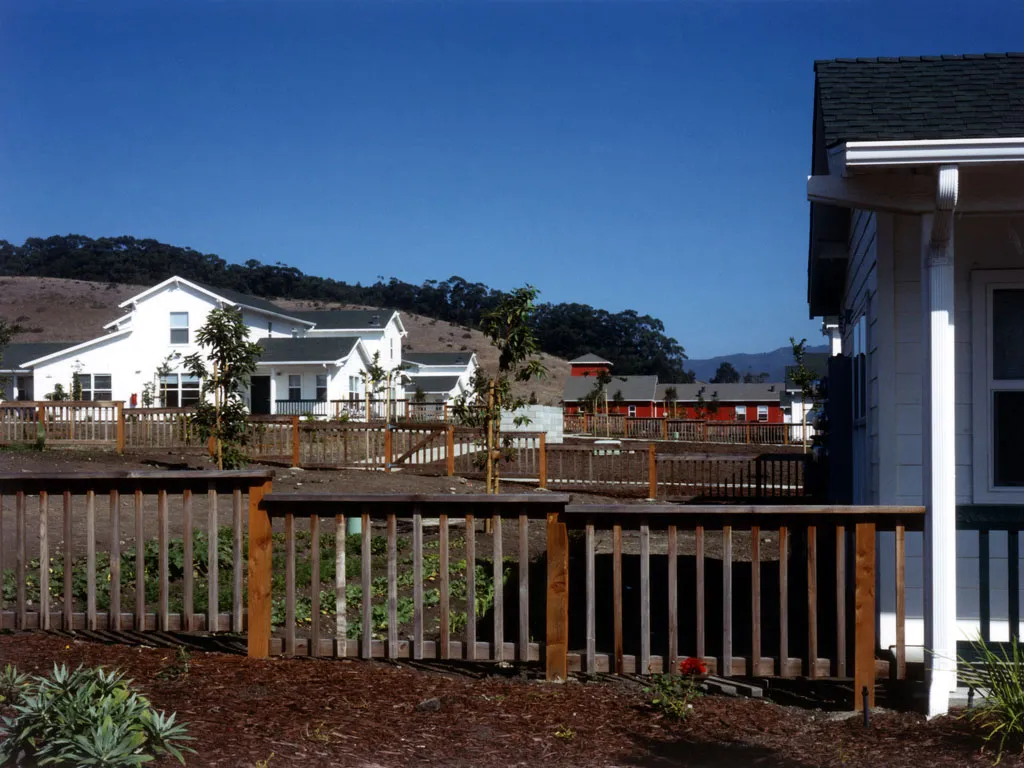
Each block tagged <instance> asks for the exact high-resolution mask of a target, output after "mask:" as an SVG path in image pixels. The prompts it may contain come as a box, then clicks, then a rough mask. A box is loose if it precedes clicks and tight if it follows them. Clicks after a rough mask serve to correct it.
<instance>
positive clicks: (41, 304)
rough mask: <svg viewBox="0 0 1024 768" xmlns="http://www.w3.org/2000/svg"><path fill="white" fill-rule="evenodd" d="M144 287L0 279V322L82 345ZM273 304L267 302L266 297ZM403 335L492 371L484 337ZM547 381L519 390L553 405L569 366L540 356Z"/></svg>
mask: <svg viewBox="0 0 1024 768" xmlns="http://www.w3.org/2000/svg"><path fill="white" fill-rule="evenodd" d="M144 288H145V286H138V285H125V284H121V283H109V284H108V283H92V282H87V281H84V280H62V279H57V278H48V277H5V278H0V318H3V319H4V320H7V321H9V322H14V323H17V324H18V325H19V326H21V328H22V331H21V332H20V333H19V334H18V335H17V336H16V337H15V339H14V340H15V341H84V340H86V339H91V338H95V337H96V336H98V335H100V334H101V333H103V325H104V324H105V323H108V322H110V321H111V320H113V319H114V318H116V317H118V315H119V314H120V312H121V310H119V309H118V308H117V305H118V304H120V303H121V302H122V301H124V300H125V299H127V298H129V297H131V296H134V295H135V294H137V293H139V292H140V291H142V290H144ZM267 298H270V299H272V300H273V297H267ZM277 303H278V304H280V305H281V306H282V307H287V308H291V309H350V308H356V307H355V305H346V304H333V303H324V302H310V301H293V300H289V299H281V300H279V301H277ZM402 322H403V323H405V327H406V330H407V331H408V332H409V336H408V338H407V339H406V343H405V345H404V349H406V350H409V351H416V352H453V351H454V352H458V351H463V350H471V351H473V352H476V353H477V358H478V359H479V361H480V365H481V366H483V367H484V368H485V369H488V370H493V369H494V367H495V366H496V365H497V362H498V356H497V353H496V352H495V351H494V349H493V348H492V347H491V346H490V344H489V343H488V341H487V339H485V338H484V335H483V334H482V333H480V332H479V331H477V330H473V329H470V328H465V327H461V326H457V325H453V324H452V323H446V322H444V321H443V320H433V319H431V318H429V317H423V316H422V315H416V314H412V313H409V312H403V313H402ZM543 360H544V364H545V365H546V366H547V368H548V372H549V373H548V377H547V379H545V380H543V381H538V382H532V383H531V384H529V385H528V386H527V387H525V388H524V389H523V394H524V396H526V395H529V393H530V392H531V391H532V392H536V393H537V399H538V400H539V401H540V402H542V403H549V404H552V405H554V404H558V403H559V402H560V398H561V394H562V385H563V383H564V382H565V377H566V376H568V375H569V365H568V363H567V362H566V361H565V360H562V359H561V358H557V357H553V356H551V355H543Z"/></svg>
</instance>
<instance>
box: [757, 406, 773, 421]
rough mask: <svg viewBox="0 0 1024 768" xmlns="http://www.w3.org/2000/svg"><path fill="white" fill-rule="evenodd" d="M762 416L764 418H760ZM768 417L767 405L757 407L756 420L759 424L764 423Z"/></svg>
mask: <svg viewBox="0 0 1024 768" xmlns="http://www.w3.org/2000/svg"><path fill="white" fill-rule="evenodd" d="M762 414H764V418H762ZM769 415H770V414H769V410H768V406H767V405H759V406H757V420H758V422H759V423H764V422H766V421H768V416H769Z"/></svg>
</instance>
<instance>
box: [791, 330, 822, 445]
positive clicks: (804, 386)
mask: <svg viewBox="0 0 1024 768" xmlns="http://www.w3.org/2000/svg"><path fill="white" fill-rule="evenodd" d="M789 343H790V346H792V348H793V362H794V363H795V365H794V366H793V367H792V368H790V371H789V377H790V378H791V379H793V383H794V384H796V386H797V387H798V388H799V389H800V433H801V436H802V438H803V444H804V453H807V411H808V408H807V401H808V400H810V402H811V406H812V407H813V406H814V404H815V402H816V400H817V398H818V374H816V373H815V372H814V371H812V370H811V369H810V368H808V367H807V364H806V362H805V360H806V354H807V353H806V347H807V339H800V341H797V340H796V339H794V338H793V337H792V336H790V337H789Z"/></svg>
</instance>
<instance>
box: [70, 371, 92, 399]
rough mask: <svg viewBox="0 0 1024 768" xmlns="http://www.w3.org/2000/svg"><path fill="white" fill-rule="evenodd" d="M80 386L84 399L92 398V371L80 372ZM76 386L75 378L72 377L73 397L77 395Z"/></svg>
mask: <svg viewBox="0 0 1024 768" xmlns="http://www.w3.org/2000/svg"><path fill="white" fill-rule="evenodd" d="M78 386H79V387H80V388H81V390H82V399H83V400H92V374H90V373H80V374H78ZM74 388H75V382H74V378H73V377H72V380H71V390H72V393H71V397H74V396H75V395H74Z"/></svg>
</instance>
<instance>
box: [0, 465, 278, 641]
mask: <svg viewBox="0 0 1024 768" xmlns="http://www.w3.org/2000/svg"><path fill="white" fill-rule="evenodd" d="M271 477H272V473H269V472H249V471H229V472H113V473H64V474H58V475H54V474H49V473H31V472H26V473H17V474H0V573H4V572H5V570H6V569H10V571H11V573H10V575H11V576H13V580H14V584H15V588H16V595H15V599H14V603H13V605H10V604H4V601H3V594H2V593H0V626H2V627H3V628H5V629H34V628H39V629H51V628H60V629H63V630H66V631H69V630H73V629H88V630H112V631H117V630H136V631H154V630H156V631H168V630H183V631H192V630H194V631H225V630H230V631H234V632H242V631H244V629H245V621H244V616H245V603H244V592H243V588H242V585H243V583H244V579H245V574H244V569H243V560H242V552H243V541H244V538H245V527H244V516H243V512H242V510H243V508H244V505H245V503H246V497H247V499H248V504H249V506H250V507H253V506H258V504H259V500H260V498H261V497H262V495H263V494H264V493H265V492H267V491H269V490H270V482H271ZM104 497H105V498H106V503H105V504H104V502H103V501H102V500H103V499H104ZM225 497H226V498H227V502H226V503H225V501H224V499H225ZM58 499H59V501H58ZM101 506H106V507H107V510H108V511H107V514H106V515H104V514H103V513H102V512H101V510H100V507H101ZM225 506H226V507H227V510H226V512H225V511H224V510H223V508H224V507H225ZM172 518H173V519H174V520H175V521H176V524H175V525H173V526H172V525H171V519H172ZM197 536H200V537H205V539H206V551H205V553H201V552H198V551H197V550H196V548H195V546H194V544H195V541H196V537H197ZM12 544H13V546H12ZM140 545H141V546H140ZM225 547H227V549H228V551H229V552H230V553H231V554H230V555H225V554H224V551H223V550H224V548H225ZM172 551H173V552H174V553H175V558H174V561H173V562H172V559H171V557H170V554H171V552H172ZM140 552H141V556H137V555H138V554H139V553H140ZM178 557H180V561H179V560H178ZM221 569H223V570H224V571H225V572H226V573H227V574H229V578H230V585H231V587H230V590H224V592H225V593H226V594H222V590H221V589H220V582H219V573H220V570H221ZM197 574H198V576H197ZM51 577H52V578H53V579H54V582H55V583H54V582H51ZM202 582H205V587H206V589H205V591H204V594H199V590H198V589H197V587H198V586H200V584H201V583H202ZM30 589H31V590H32V594H29V590H30ZM199 602H201V603H205V609H204V610H199V611H196V610H195V609H196V603H199ZM172 605H173V607H172ZM223 608H227V609H228V611H227V612H226V613H225V612H223V610H222V609H223Z"/></svg>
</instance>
